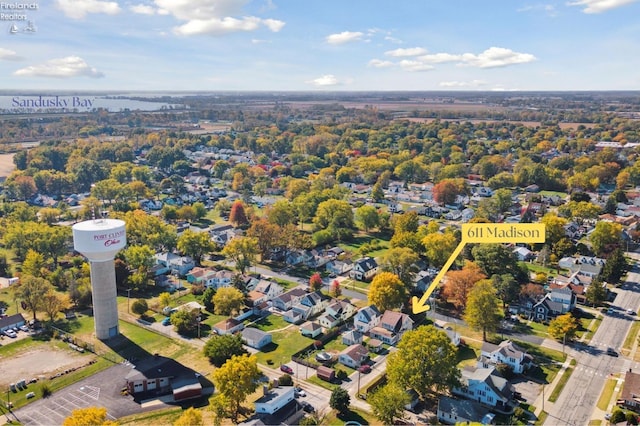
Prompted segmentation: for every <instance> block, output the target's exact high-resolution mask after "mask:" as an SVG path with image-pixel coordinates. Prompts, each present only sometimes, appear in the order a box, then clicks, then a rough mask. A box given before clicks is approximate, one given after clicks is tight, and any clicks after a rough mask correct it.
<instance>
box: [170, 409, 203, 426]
mask: <svg viewBox="0 0 640 426" xmlns="http://www.w3.org/2000/svg"><path fill="white" fill-rule="evenodd" d="M203 425H204V422H203V421H202V413H201V412H200V411H198V410H196V409H195V408H193V407H189V408H188V409H187V410H185V411H184V412H183V413H182V415H181V416H180V417H178V420H176V421H175V422H174V423H173V426H203Z"/></svg>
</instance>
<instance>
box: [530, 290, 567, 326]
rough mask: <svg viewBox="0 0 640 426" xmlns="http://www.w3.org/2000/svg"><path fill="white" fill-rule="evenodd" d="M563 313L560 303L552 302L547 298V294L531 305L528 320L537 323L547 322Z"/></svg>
mask: <svg viewBox="0 0 640 426" xmlns="http://www.w3.org/2000/svg"><path fill="white" fill-rule="evenodd" d="M563 313H565V312H563V306H562V303H560V302H554V301H553V300H551V298H550V297H549V294H546V295H545V296H544V297H543V298H542V299H541V300H540V301H538V302H537V303H535V304H534V305H533V308H532V310H531V316H530V319H532V320H534V321H538V322H547V321H549V320H551V319H553V318H555V317H557V316H558V315H562V314H563Z"/></svg>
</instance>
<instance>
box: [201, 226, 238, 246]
mask: <svg viewBox="0 0 640 426" xmlns="http://www.w3.org/2000/svg"><path fill="white" fill-rule="evenodd" d="M239 232H241V231H239V230H236V229H235V228H234V227H233V226H231V225H216V226H214V227H212V228H211V229H209V235H210V236H211V241H213V242H214V243H216V244H217V245H218V246H219V247H224V246H226V245H227V243H228V242H229V241H231V240H232V239H233V238H235V237H236V235H238V233H239Z"/></svg>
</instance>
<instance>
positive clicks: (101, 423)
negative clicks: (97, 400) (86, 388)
mask: <svg viewBox="0 0 640 426" xmlns="http://www.w3.org/2000/svg"><path fill="white" fill-rule="evenodd" d="M62 425H63V426H117V425H118V422H114V421H112V420H107V409H106V408H104V407H87V408H78V409H77V410H73V411H72V412H71V415H70V416H69V417H67V418H66V419H64V421H63V422H62Z"/></svg>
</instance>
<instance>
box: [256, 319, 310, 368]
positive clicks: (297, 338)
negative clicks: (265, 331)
mask: <svg viewBox="0 0 640 426" xmlns="http://www.w3.org/2000/svg"><path fill="white" fill-rule="evenodd" d="M271 334H272V336H273V343H271V344H269V345H267V346H266V347H264V348H262V351H261V352H258V353H257V357H258V362H259V363H260V364H265V365H270V366H272V367H273V368H278V367H279V366H280V365H281V364H286V363H288V362H290V361H291V355H293V354H294V353H296V352H298V351H299V350H301V349H302V348H304V347H305V346H308V345H310V344H311V343H313V342H314V340H313V339H310V338H308V337H305V336H303V335H302V334H300V330H299V329H298V327H291V328H288V329H286V330H282V331H276V332H273V333H271ZM269 361H270V362H269Z"/></svg>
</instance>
